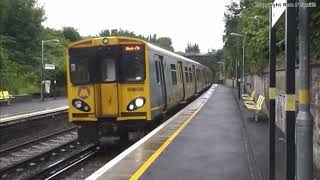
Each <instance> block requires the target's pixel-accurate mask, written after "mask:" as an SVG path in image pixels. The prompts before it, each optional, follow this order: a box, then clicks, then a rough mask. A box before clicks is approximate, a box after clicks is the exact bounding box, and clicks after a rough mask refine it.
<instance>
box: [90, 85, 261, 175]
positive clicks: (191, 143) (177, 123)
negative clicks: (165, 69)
mask: <svg viewBox="0 0 320 180" xmlns="http://www.w3.org/2000/svg"><path fill="white" fill-rule="evenodd" d="M243 126H244V123H243V119H242V116H241V113H240V109H239V107H238V104H237V101H236V99H235V97H234V94H233V90H232V89H231V88H227V87H225V86H221V85H219V86H218V87H217V88H216V87H211V88H210V89H209V90H208V91H207V92H206V93H204V94H203V95H202V96H201V97H199V98H197V99H196V100H195V101H194V102H192V103H191V104H189V105H188V106H187V107H185V108H184V109H183V110H181V111H180V112H179V113H177V114H176V115H175V116H173V117H172V118H170V119H169V120H168V121H166V122H165V123H163V124H162V125H161V126H159V127H158V128H156V129H155V130H153V131H152V132H151V133H149V134H148V135H146V136H145V137H144V138H143V139H141V140H140V141H138V142H137V143H135V144H134V145H132V146H131V147H130V148H128V149H127V150H125V151H124V152H122V153H121V154H120V155H118V156H117V157H116V158H114V159H112V160H111V161H109V162H108V163H107V164H105V165H104V166H103V167H101V168H100V169H99V170H98V171H96V172H95V173H93V174H92V175H91V176H89V177H88V178H87V179H88V180H92V179H116V180H118V179H161V180H162V179H181V180H185V179H210V180H211V179H214V180H215V179H217V180H229V179H238V180H251V179H255V175H254V174H255V172H254V171H255V169H256V167H253V166H256V165H255V163H253V162H252V159H253V158H252V156H253V153H252V151H250V149H249V148H248V144H250V143H249V142H248V141H249V140H248V136H247V135H245V134H246V133H245V132H244V128H243Z"/></svg>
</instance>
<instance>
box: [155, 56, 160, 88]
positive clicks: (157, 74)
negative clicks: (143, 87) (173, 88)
mask: <svg viewBox="0 0 320 180" xmlns="http://www.w3.org/2000/svg"><path fill="white" fill-rule="evenodd" d="M155 66H156V77H157V84H160V77H159V61H155Z"/></svg>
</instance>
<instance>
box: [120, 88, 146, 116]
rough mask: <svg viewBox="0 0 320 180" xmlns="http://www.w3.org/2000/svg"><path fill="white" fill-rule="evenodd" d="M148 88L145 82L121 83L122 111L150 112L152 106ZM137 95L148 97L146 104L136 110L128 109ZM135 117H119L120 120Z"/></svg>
mask: <svg viewBox="0 0 320 180" xmlns="http://www.w3.org/2000/svg"><path fill="white" fill-rule="evenodd" d="M147 91H148V89H147V87H146V86H145V84H120V85H119V93H120V94H121V95H120V96H119V101H120V104H119V105H120V106H119V107H120V109H119V111H120V112H148V109H149V108H150V102H149V97H148V93H147ZM137 97H144V98H145V99H146V102H145V104H144V105H143V106H142V107H141V108H138V109H137V110H134V111H127V106H128V104H129V103H130V102H131V101H132V100H134V99H135V98H137ZM128 119H134V118H132V117H127V118H119V119H118V120H128Z"/></svg>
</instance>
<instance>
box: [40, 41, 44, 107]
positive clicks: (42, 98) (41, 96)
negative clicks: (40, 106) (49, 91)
mask: <svg viewBox="0 0 320 180" xmlns="http://www.w3.org/2000/svg"><path fill="white" fill-rule="evenodd" d="M43 43H44V42H43V40H42V41H41V89H40V99H41V101H44V92H43V90H44V86H43V85H44V84H43V79H44V78H43V75H44V72H43Z"/></svg>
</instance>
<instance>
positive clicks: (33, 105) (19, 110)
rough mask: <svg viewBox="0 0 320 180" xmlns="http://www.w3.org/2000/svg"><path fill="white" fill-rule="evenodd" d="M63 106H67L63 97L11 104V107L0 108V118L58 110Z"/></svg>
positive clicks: (3, 106)
mask: <svg viewBox="0 0 320 180" xmlns="http://www.w3.org/2000/svg"><path fill="white" fill-rule="evenodd" d="M63 106H67V99H66V98H65V97H59V98H57V99H53V98H48V99H45V101H40V100H33V101H27V102H17V103H11V105H2V106H0V118H5V117H10V116H16V115H21V114H26V113H31V112H37V111H43V110H48V109H53V108H59V107H63Z"/></svg>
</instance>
